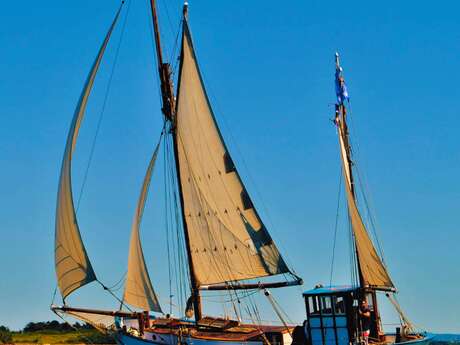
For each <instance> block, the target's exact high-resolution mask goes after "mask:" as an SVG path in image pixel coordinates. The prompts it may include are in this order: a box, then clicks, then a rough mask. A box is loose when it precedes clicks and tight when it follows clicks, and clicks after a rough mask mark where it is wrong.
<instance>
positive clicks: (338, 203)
mask: <svg viewBox="0 0 460 345" xmlns="http://www.w3.org/2000/svg"><path fill="white" fill-rule="evenodd" d="M341 192H342V169H340V170H339V191H338V197H337V208H336V214H335V226H334V242H333V245H332V260H331V274H330V277H329V286H332V275H333V273H334V260H335V245H336V242H337V228H338V224H339V212H340V195H341Z"/></svg>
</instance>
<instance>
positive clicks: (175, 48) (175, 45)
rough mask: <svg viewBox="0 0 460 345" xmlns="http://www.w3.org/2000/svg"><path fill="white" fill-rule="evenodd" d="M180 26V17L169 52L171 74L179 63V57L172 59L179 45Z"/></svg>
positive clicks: (174, 72)
mask: <svg viewBox="0 0 460 345" xmlns="http://www.w3.org/2000/svg"><path fill="white" fill-rule="evenodd" d="M181 28H182V19H181V20H180V22H179V26H178V28H177V34H176V39H175V41H174V46H173V49H172V52H171V56H170V57H169V61H170V63H171V66H172V74H173V76H174V75H175V74H176V72H177V66H178V65H179V60H180V59H179V58H176V59H174V56H175V55H176V52H177V49H178V47H179V35H180V33H181V31H182V30H181ZM173 59H174V60H173ZM173 61H174V63H172V62H173Z"/></svg>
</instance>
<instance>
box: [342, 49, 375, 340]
mask: <svg viewBox="0 0 460 345" xmlns="http://www.w3.org/2000/svg"><path fill="white" fill-rule="evenodd" d="M335 65H336V69H337V70H339V71H340V70H341V67H340V61H339V54H338V53H335ZM337 111H338V114H337V115H338V116H339V123H338V126H340V131H339V133H341V134H342V139H343V143H344V145H345V152H346V155H347V160H348V163H349V164H348V174H349V176H350V184H351V194H352V196H353V199H354V200H355V202H356V194H355V185H354V180H353V162H352V159H351V146H350V138H349V136H350V135H349V132H348V126H347V120H346V117H347V109H346V107H345V104H344V103H343V102H341V104H337ZM355 251H356V262H357V266H358V274H359V285H360V287H361V293H362V298H363V299H367V298H366V293H370V295H371V298H372V305H373V308H374V315H375V328H376V333H377V334H376V335H377V336H378V334H379V333H380V332H381V329H382V327H381V318H380V312H379V308H378V305H377V293H376V289H375V288H372V287H370V286H367V285H366V283H365V281H364V277H363V274H362V271H361V265H360V263H359V255H358V249H357V248H356V245H355Z"/></svg>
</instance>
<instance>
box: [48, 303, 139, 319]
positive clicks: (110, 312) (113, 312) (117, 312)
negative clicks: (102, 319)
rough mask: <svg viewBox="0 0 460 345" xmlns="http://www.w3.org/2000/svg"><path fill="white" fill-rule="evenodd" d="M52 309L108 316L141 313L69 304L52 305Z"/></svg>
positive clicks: (126, 315)
mask: <svg viewBox="0 0 460 345" xmlns="http://www.w3.org/2000/svg"><path fill="white" fill-rule="evenodd" d="M51 310H52V311H54V312H57V311H61V312H64V313H68V312H70V313H72V312H75V313H85V314H95V315H107V316H119V317H137V315H138V314H139V313H129V312H126V311H120V310H98V309H85V308H73V307H67V306H62V307H59V306H51Z"/></svg>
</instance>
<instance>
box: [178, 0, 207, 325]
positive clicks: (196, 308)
mask: <svg viewBox="0 0 460 345" xmlns="http://www.w3.org/2000/svg"><path fill="white" fill-rule="evenodd" d="M187 9H188V4H187V3H184V7H183V16H184V18H183V20H184V22H185V21H186V20H187V14H188V11H187ZM185 25H187V24H185ZM182 59H183V57H182V56H181V66H182ZM175 120H176V119H174V121H175ZM172 136H173V146H174V157H175V163H176V174H177V182H178V188H179V199H180V204H181V216H182V226H183V227H184V239H185V246H186V248H187V259H188V265H189V270H190V287H191V290H192V291H191V292H192V296H191V297H192V302H193V313H194V315H195V321H196V322H198V321H200V320H201V318H202V312H201V296H200V289H199V286H198V282H197V280H196V274H195V268H194V266H193V258H192V248H191V246H190V237H189V234H188V229H187V221H186V219H185V209H184V194H183V191H182V183H181V176H180V163H179V152H178V147H179V146H178V140H177V131H176V128H175V126H174V128H173V132H172Z"/></svg>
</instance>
